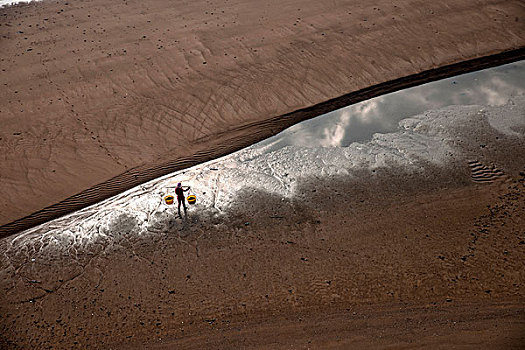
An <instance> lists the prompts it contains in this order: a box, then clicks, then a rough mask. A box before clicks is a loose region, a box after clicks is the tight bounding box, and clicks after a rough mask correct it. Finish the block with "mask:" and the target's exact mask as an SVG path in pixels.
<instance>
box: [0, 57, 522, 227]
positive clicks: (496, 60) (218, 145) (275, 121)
mask: <svg viewBox="0 0 525 350" xmlns="http://www.w3.org/2000/svg"><path fill="white" fill-rule="evenodd" d="M524 58H525V48H524V47H522V48H519V49H516V50H511V51H506V52H502V53H499V54H495V55H490V56H485V57H480V58H476V59H473V60H468V61H463V62H459V63H455V64H451V65H446V66H442V67H440V68H436V69H432V70H428V71H425V72H422V73H419V74H414V75H411V76H407V77H403V78H400V79H396V80H392V81H389V82H386V83H382V84H378V85H374V86H371V87H369V88H366V89H362V90H360V91H357V92H352V93H349V94H346V95H343V96H341V97H338V98H335V99H331V100H328V101H326V102H323V103H319V104H317V105H314V106H311V107H308V108H304V109H299V110H296V111H295V112H292V113H288V114H285V115H281V116H276V117H273V118H269V119H267V120H263V121H260V122H255V123H250V124H245V125H242V126H239V127H237V128H234V129H231V130H229V131H227V132H223V133H218V134H216V135H214V136H213V137H204V138H201V139H200V140H198V141H197V142H195V143H194V144H193V145H192V150H193V155H192V156H189V157H179V158H176V157H175V158H173V153H171V152H168V153H166V154H164V155H162V156H161V157H159V158H158V159H157V160H156V161H155V162H152V163H148V164H144V165H141V166H138V167H134V168H132V169H129V170H127V171H126V172H124V173H122V174H120V175H118V176H115V177H113V178H111V179H109V180H107V181H104V182H102V183H100V184H98V185H95V186H93V187H91V188H89V189H86V190H84V191H82V192H80V193H78V194H76V195H74V196H71V197H69V198H67V199H65V200H63V201H61V202H59V203H56V204H53V205H51V206H48V207H46V208H44V209H42V210H39V211H36V212H34V213H32V214H31V215H28V216H26V217H24V218H21V219H18V220H15V221H13V222H10V223H8V224H6V225H3V226H1V227H0V237H6V236H8V235H11V234H14V233H16V232H19V231H22V230H24V229H28V228H30V227H33V226H35V225H38V224H40V223H43V222H46V221H49V220H51V219H54V218H57V217H60V216H63V215H65V214H67V213H70V212H72V211H75V210H79V209H82V208H85V207H87V206H89V205H92V204H95V203H97V202H99V201H101V200H103V199H106V198H109V197H111V196H114V195H117V194H118V193H120V192H122V191H124V190H127V189H130V188H132V187H134V186H137V185H140V184H141V183H144V182H147V181H150V180H152V179H155V178H157V177H160V176H162V175H166V174H168V173H171V172H174V171H177V170H181V169H185V168H188V167H190V166H193V165H196V164H199V163H202V162H206V161H209V160H212V159H215V158H218V157H220V156H223V155H226V154H229V153H232V152H234V151H237V150H239V149H242V148H244V147H246V146H248V145H250V144H253V143H255V142H258V141H260V140H262V139H265V138H267V137H269V136H272V135H274V134H276V133H277V132H279V131H281V130H283V129H285V128H287V127H289V126H291V125H293V124H296V123H297V122H299V121H302V120H306V119H309V118H313V117H315V116H318V115H320V114H323V113H327V112H329V111H332V110H335V109H338V108H341V107H344V106H347V105H350V104H353V103H357V102H360V101H363V100H366V99H369V98H372V97H375V96H379V95H382V94H385V93H388V92H393V91H397V90H399V89H402V88H407V87H411V86H415V85H419V84H422V83H425V82H429V81H433V80H437V79H441V78H445V77H449V76H454V75H457V74H459V73H465V72H470V71H475V70H479V69H484V68H488V67H491V66H497V65H501V64H504V63H509V62H513V61H516V60H521V59H524ZM476 165H477V164H476ZM476 179H477V180H475V181H479V182H483V181H492V178H490V179H483V178H481V177H479V178H476Z"/></svg>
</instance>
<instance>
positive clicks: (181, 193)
mask: <svg viewBox="0 0 525 350" xmlns="http://www.w3.org/2000/svg"><path fill="white" fill-rule="evenodd" d="M189 189H190V188H189V187H188V188H187V189H185V190H184V189H182V187H177V188H176V189H175V194H176V195H177V202H178V204H179V207H178V210H179V216H181V215H180V205H181V203H182V206H183V207H184V214H186V200H185V198H184V192H186V191H188V190H189Z"/></svg>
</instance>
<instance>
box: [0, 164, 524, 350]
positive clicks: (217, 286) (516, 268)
mask: <svg viewBox="0 0 525 350" xmlns="http://www.w3.org/2000/svg"><path fill="white" fill-rule="evenodd" d="M456 175H457V174H453V176H451V175H450V173H448V172H447V171H443V172H440V171H437V170H436V171H431V172H429V173H428V174H424V176H414V175H412V176H409V175H408V174H403V173H402V172H397V173H396V171H386V170H385V172H384V173H383V172H380V173H379V174H378V175H377V176H376V177H374V178H372V179H370V180H363V179H364V178H363V177H361V180H354V181H350V180H348V179H345V178H341V179H340V180H337V179H333V181H332V182H330V188H329V189H327V191H326V192H324V191H323V192H321V191H315V192H313V190H312V188H313V187H312V186H311V185H310V184H308V183H305V184H304V185H303V186H302V189H301V190H300V193H303V194H302V195H301V196H299V197H297V200H292V201H282V200H281V198H280V197H274V196H271V195H267V194H263V193H255V194H253V193H251V192H250V191H248V192H247V193H246V196H245V197H244V198H246V200H245V202H243V203H239V204H238V206H237V207H236V208H234V209H235V213H236V214H235V215H230V217H229V218H228V219H227V220H216V219H212V218H209V217H205V216H200V215H199V213H192V214H191V225H189V226H188V228H187V229H186V230H182V231H177V230H174V231H172V232H164V233H159V234H156V235H154V236H153V237H151V236H149V237H143V238H141V237H137V236H136V235H132V234H129V235H126V233H125V232H122V238H121V239H115V240H113V244H110V245H105V246H101V247H97V248H96V250H95V251H93V252H86V251H77V252H70V253H69V254H66V255H64V256H59V255H54V254H50V255H49V256H47V257H45V256H39V259H38V261H35V262H28V261H27V256H26V254H25V253H24V252H20V256H19V257H18V258H17V259H15V258H13V259H12V260H11V263H12V264H13V265H12V267H10V268H7V269H6V267H5V266H4V267H3V269H2V271H4V274H3V275H2V278H1V279H0V280H1V281H2V284H1V286H0V287H1V288H2V293H1V299H0V306H1V312H0V315H1V318H0V334H1V337H0V345H3V346H5V347H7V348H8V349H9V348H11V347H12V348H17V346H18V347H20V348H23V349H34V348H38V349H45V348H47V347H53V348H57V349H72V348H82V349H85V348H100V349H109V348H113V349H114V348H117V349H130V348H131V349H134V348H136V349H143V348H151V349H171V348H177V349H186V348H194V349H202V348H210V349H212V348H213V349H216V348H221V349H222V348H231V349H238V348H246V347H253V348H263V349H275V348H290V347H297V348H301V349H306V348H317V349H326V348H341V349H342V348H354V347H357V348H392V347H394V348H412V347H416V348H428V347H431V348H443V349H445V348H447V349H448V348H452V347H457V348H475V349H477V348H491V349H492V348H493V349H513V348H515V349H519V348H523V346H524V345H525V307H524V305H525V304H524V301H525V289H524V287H523V283H525V268H524V267H525V266H524V262H525V232H524V231H523V228H524V227H525V215H523V213H524V212H525V200H524V198H525V173H522V175H521V176H519V177H514V178H511V177H507V176H505V177H504V178H502V179H500V180H498V181H496V182H495V183H493V184H483V185H480V184H468V183H466V182H463V181H459V182H458V181H457V180H456V181H453V180H452V179H457V178H458V176H456ZM459 178H461V177H459ZM444 184H446V185H444ZM317 188H319V187H317ZM327 194H329V195H327ZM240 198H243V196H240ZM126 236H127V237H126ZM50 251H52V250H50ZM25 256H26V257H25ZM28 256H30V255H28Z"/></svg>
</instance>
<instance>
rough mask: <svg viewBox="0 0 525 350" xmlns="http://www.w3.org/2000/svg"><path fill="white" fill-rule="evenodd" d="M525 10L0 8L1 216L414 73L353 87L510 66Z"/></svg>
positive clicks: (524, 28)
mask: <svg viewBox="0 0 525 350" xmlns="http://www.w3.org/2000/svg"><path fill="white" fill-rule="evenodd" d="M524 14H525V5H524V3H523V1H520V0H515V1H509V0H500V1H472V0H454V1H440V2H437V3H436V2H428V1H422V0H421V1H408V0H401V1H397V2H392V1H387V0H378V1H376V2H375V3H374V4H373V5H372V4H368V3H364V2H362V1H338V2H323V1H294V0H278V1H265V2H253V1H246V0H232V1H227V0H220V1H203V0H196V1H187V2H173V1H166V0H154V1H147V2H144V1H138V0H129V1H113V2H111V1H110V2H108V1H107V0H93V1H69V2H63V1H59V2H54V1H43V2H39V3H33V4H30V5H27V6H19V7H11V8H5V9H0V15H1V16H0V25H1V26H0V33H1V36H2V37H1V50H0V62H1V67H0V68H1V69H2V73H1V75H0V80H1V84H2V96H1V97H0V124H1V128H0V152H1V153H2V159H1V164H0V165H1V166H0V182H1V185H0V225H2V224H7V223H9V222H12V221H13V220H15V219H19V218H22V217H24V216H27V215H29V214H31V213H35V212H37V211H38V210H41V209H42V208H44V207H48V206H50V205H53V204H55V203H57V202H59V201H62V200H64V199H66V198H68V197H70V200H69V201H66V202H63V203H59V204H57V205H55V206H53V207H51V208H49V209H47V210H44V211H42V212H40V213H37V214H35V215H33V216H32V217H30V218H29V219H26V220H25V221H24V220H22V221H21V222H18V223H15V224H14V225H11V226H9V225H7V226H6V225H4V226H2V227H1V228H0V230H1V235H2V236H4V235H7V234H11V233H13V232H16V231H17V230H20V229H23V228H27V227H29V226H31V225H34V224H36V223H38V222H42V221H44V220H48V219H50V218H52V217H53V216H57V215H61V214H63V213H65V212H68V211H71V210H73V209H78V208H79V207H82V206H85V205H87V204H89V203H92V202H94V201H98V200H100V199H102V198H104V197H107V196H109V195H112V194H115V193H117V192H118V191H122V190H123V189H125V188H129V187H130V186H132V185H135V184H136V183H140V182H143V181H145V180H148V179H151V178H152V177H154V176H158V175H160V174H163V173H167V172H169V171H173V170H175V169H180V168H182V167H185V166H188V165H191V164H195V163H198V162H201V161H203V160H206V159H209V158H211V157H216V156H218V155H221V154H224V153H227V152H231V151H233V150H235V149H238V148H239V147H242V146H244V145H246V144H249V143H251V142H253V141H256V140H258V139H260V138H261V137H265V136H269V135H270V134H272V133H275V132H276V131H278V130H280V129H282V128H283V127H285V126H287V125H289V124H290V123H294V122H297V121H298V120H300V119H304V118H308V117H311V116H313V113H314V112H320V111H326V110H330V109H333V108H336V107H340V105H341V103H343V102H345V103H346V102H351V101H355V100H358V99H363V98H366V97H370V96H373V95H374V94H378V93H384V92H385V91H389V90H395V89H398V88H399V87H401V86H403V85H405V86H406V85H410V84H413V83H416V82H417V81H418V80H417V79H415V78H413V77H412V78H410V79H408V80H405V81H403V80H402V81H401V82H398V83H396V84H391V85H389V84H388V83H387V84H386V85H385V86H383V88H380V89H378V90H377V89H376V90H374V91H372V92H370V91H369V92H368V93H365V94H361V95H359V94H358V95H355V96H354V95H353V97H352V98H348V96H347V99H346V100H345V99H343V100H337V99H338V98H339V97H341V96H344V95H345V94H349V93H352V92H357V91H361V90H362V89H365V88H367V87H370V86H373V85H375V84H378V83H383V82H391V81H392V80H394V79H397V78H403V77H407V76H410V75H412V74H416V73H420V72H427V73H425V74H426V75H423V76H422V77H420V78H419V79H420V80H419V81H421V80H429V79H435V78H436V77H437V76H440V75H447V74H453V73H454V72H455V71H454V70H448V69H445V70H441V71H431V72H430V73H429V72H428V70H430V69H433V68H439V67H444V66H446V65H448V64H455V63H459V64H460V65H459V66H457V67H456V71H457V70H460V71H461V70H468V69H472V68H476V67H479V66H482V65H480V63H479V62H478V63H475V64H473V65H472V64H471V65H461V64H462V62H465V61H466V60H470V59H476V58H480V57H485V56H490V55H493V54H498V53H501V52H509V50H510V51H511V53H510V54H509V55H508V56H505V55H504V56H502V57H503V58H501V57H500V59H501V61H508V60H515V59H518V58H520V57H521V58H523V57H524V56H525V54H524V46H525V25H524V24H523V23H524ZM512 50H514V51H512ZM516 50H517V51H516ZM475 62H477V61H475ZM487 62H488V63H487ZM498 62H500V61H497V60H493V61H491V60H490V59H489V60H488V61H485V64H496V63H498ZM476 65H477V66H476ZM438 73H439V74H438ZM414 79H415V80H414ZM330 99H335V100H331V101H330V103H328V104H325V105H324V106H322V108H317V109H315V108H314V109H308V108H311V107H312V106H316V104H318V103H321V102H324V101H327V100H330ZM301 108H306V110H303V111H300V112H299V113H296V114H293V113H292V114H289V115H287V113H291V112H294V111H297V110H299V109H301ZM309 112H310V113H309ZM120 174H124V175H122V176H120V177H119V175H120ZM108 179H112V180H110V181H108V182H106V183H104V181H107V180H108ZM97 184H102V185H100V186H98V187H93V186H95V185H97ZM89 189H91V190H89ZM84 190H87V192H84V193H81V191H84ZM77 193H81V194H80V195H78V196H77V197H73V198H71V196H72V195H74V194H77Z"/></svg>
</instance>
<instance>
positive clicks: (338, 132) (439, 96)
mask: <svg viewBox="0 0 525 350" xmlns="http://www.w3.org/2000/svg"><path fill="white" fill-rule="evenodd" d="M523 94H525V61H519V62H516V63H511V64H507V65H503V66H500V67H495V68H489V69H485V70H482V71H478V72H473V73H467V74H463V75H460V76H456V77H453V78H448V79H443V80H439V81H435V82H431V83H428V84H424V85H420V86H416V87H413V88H409V89H406V90H402V91H398V92H394V93H391V94H387V95H383V96H379V97H376V98H373V99H370V100H367V101H364V102H360V103H357V104H355V105H351V106H348V107H345V108H341V109H339V110H336V111H333V112H330V113H327V114H325V115H322V116H320V117H317V118H315V119H311V120H307V121H304V122H302V123H299V124H297V125H294V126H292V127H290V128H289V129H287V130H285V131H283V132H281V133H280V134H278V135H275V136H274V137H271V138H269V139H267V140H265V141H263V142H261V143H260V146H261V147H265V148H266V150H267V151H272V150H276V149H278V148H281V147H284V146H289V145H294V146H303V147H341V146H343V147H344V146H348V145H349V144H351V143H352V142H356V141H366V140H369V139H370V138H371V137H372V135H373V134H375V133H388V132H393V131H395V130H397V129H398V122H399V121H400V120H402V119H405V118H408V117H411V116H414V115H417V114H420V113H423V112H425V111H427V110H435V109H439V108H443V107H446V106H451V105H478V104H479V105H492V106H496V105H503V104H505V103H506V102H507V101H508V100H509V99H510V98H512V97H514V96H518V95H523Z"/></svg>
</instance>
